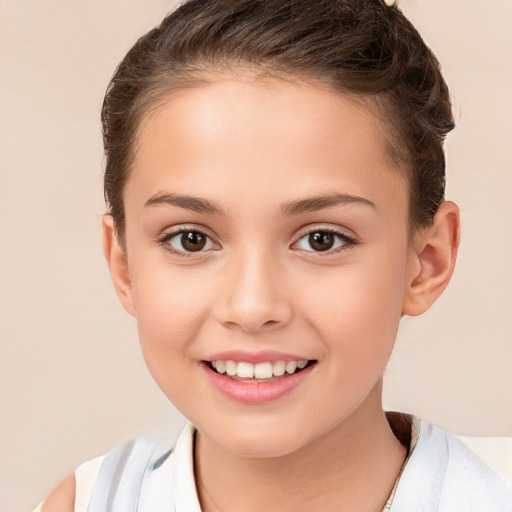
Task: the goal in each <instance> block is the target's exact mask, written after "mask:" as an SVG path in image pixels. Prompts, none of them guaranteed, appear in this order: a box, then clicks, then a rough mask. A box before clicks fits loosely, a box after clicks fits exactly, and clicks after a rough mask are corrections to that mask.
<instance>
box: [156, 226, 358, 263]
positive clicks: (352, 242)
mask: <svg viewBox="0 0 512 512" xmlns="http://www.w3.org/2000/svg"><path fill="white" fill-rule="evenodd" d="M187 233H196V234H198V235H201V236H203V237H205V238H206V242H205V244H208V243H210V244H211V245H213V246H216V247H217V248H219V247H220V245H219V244H218V243H217V242H215V241H214V240H213V239H212V238H211V237H210V236H209V235H207V234H206V233H205V232H204V231H202V230H200V229H197V228H194V227H186V226H183V227H180V228H178V229H176V230H175V231H172V232H170V233H166V234H165V235H164V236H162V238H160V239H159V241H158V243H159V244H160V245H161V246H163V247H164V249H165V250H166V251H168V252H170V253H173V254H176V255H178V256H181V257H185V258H187V257H191V256H194V255H199V254H202V253H204V252H206V250H211V247H208V248H207V249H206V250H204V248H201V249H200V250H199V251H186V250H179V249H176V248H174V247H172V246H171V244H170V242H171V241H172V240H173V239H176V238H178V237H179V236H180V235H181V236H183V235H184V234H187ZM315 233H329V234H332V235H334V236H335V237H336V238H337V239H338V241H341V245H339V246H338V247H335V248H334V249H332V248H328V249H326V250H324V251H321V250H320V251H315V250H313V249H312V250H307V249H302V250H304V251H306V252H310V253H313V254H315V255H321V254H333V253H338V252H340V251H343V250H347V249H349V248H352V247H354V246H356V245H357V244H358V241H357V240H356V239H354V238H352V237H350V236H348V235H346V234H345V233H343V232H341V231H339V230H336V229H333V228H326V227H322V226H319V227H313V228H309V229H308V230H307V231H304V232H303V233H302V234H301V235H300V237H299V238H298V239H297V241H296V242H294V243H293V244H292V247H293V246H295V245H297V244H298V243H299V242H300V241H301V240H303V239H305V238H306V237H309V236H311V235H313V234H315ZM214 250H218V249H214Z"/></svg>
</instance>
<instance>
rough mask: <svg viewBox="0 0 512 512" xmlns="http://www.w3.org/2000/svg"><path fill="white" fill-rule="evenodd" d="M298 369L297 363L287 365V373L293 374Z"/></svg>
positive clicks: (291, 362) (292, 362)
mask: <svg viewBox="0 0 512 512" xmlns="http://www.w3.org/2000/svg"><path fill="white" fill-rule="evenodd" d="M296 369H297V361H290V362H289V363H286V372H287V373H290V374H292V373H293V372H294V371H295V370H296Z"/></svg>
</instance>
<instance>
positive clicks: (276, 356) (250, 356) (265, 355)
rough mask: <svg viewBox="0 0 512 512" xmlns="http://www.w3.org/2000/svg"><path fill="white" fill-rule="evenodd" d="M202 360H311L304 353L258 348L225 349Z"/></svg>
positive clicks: (256, 361) (249, 361)
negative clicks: (252, 349) (254, 349)
mask: <svg viewBox="0 0 512 512" xmlns="http://www.w3.org/2000/svg"><path fill="white" fill-rule="evenodd" d="M204 360H205V361H236V362H241V361H243V362H246V363H252V364H258V363H266V362H271V363H275V362H277V361H284V362H286V363H287V362H289V361H309V360H311V358H310V357H306V356H304V355H297V354H289V353H284V352H278V351H275V350H260V351H258V352H248V351H243V350H226V351H223V352H217V353H215V354H211V355H210V356H208V357H206V358H205V359H204Z"/></svg>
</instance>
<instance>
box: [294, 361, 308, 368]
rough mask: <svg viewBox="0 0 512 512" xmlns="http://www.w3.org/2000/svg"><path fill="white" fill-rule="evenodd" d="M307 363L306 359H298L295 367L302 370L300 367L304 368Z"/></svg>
mask: <svg viewBox="0 0 512 512" xmlns="http://www.w3.org/2000/svg"><path fill="white" fill-rule="evenodd" d="M307 364H308V362H307V361H299V362H298V363H297V368H300V369H301V370H302V368H304V367H305V366H306V365H307Z"/></svg>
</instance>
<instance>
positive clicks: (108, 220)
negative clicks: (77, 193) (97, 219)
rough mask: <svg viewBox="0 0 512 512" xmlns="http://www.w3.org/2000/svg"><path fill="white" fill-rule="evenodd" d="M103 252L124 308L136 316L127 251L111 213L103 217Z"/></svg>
mask: <svg viewBox="0 0 512 512" xmlns="http://www.w3.org/2000/svg"><path fill="white" fill-rule="evenodd" d="M102 235H103V253H104V254H105V259H106V260H107V265H108V268H109V269H110V275H111V277H112V282H113V283H114V288H115V290H116V293H117V296H118V297H119V300H120V301H121V304H122V305H123V307H124V309H125V310H126V311H127V312H128V313H130V314H131V315H133V316H135V308H134V306H133V295H132V284H131V280H130V274H129V271H128V262H127V259H126V254H125V251H124V250H123V249H122V247H121V244H120V243H119V240H118V237H117V234H116V230H115V228H114V219H113V218H112V216H111V215H108V214H105V215H104V216H103V219H102Z"/></svg>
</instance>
